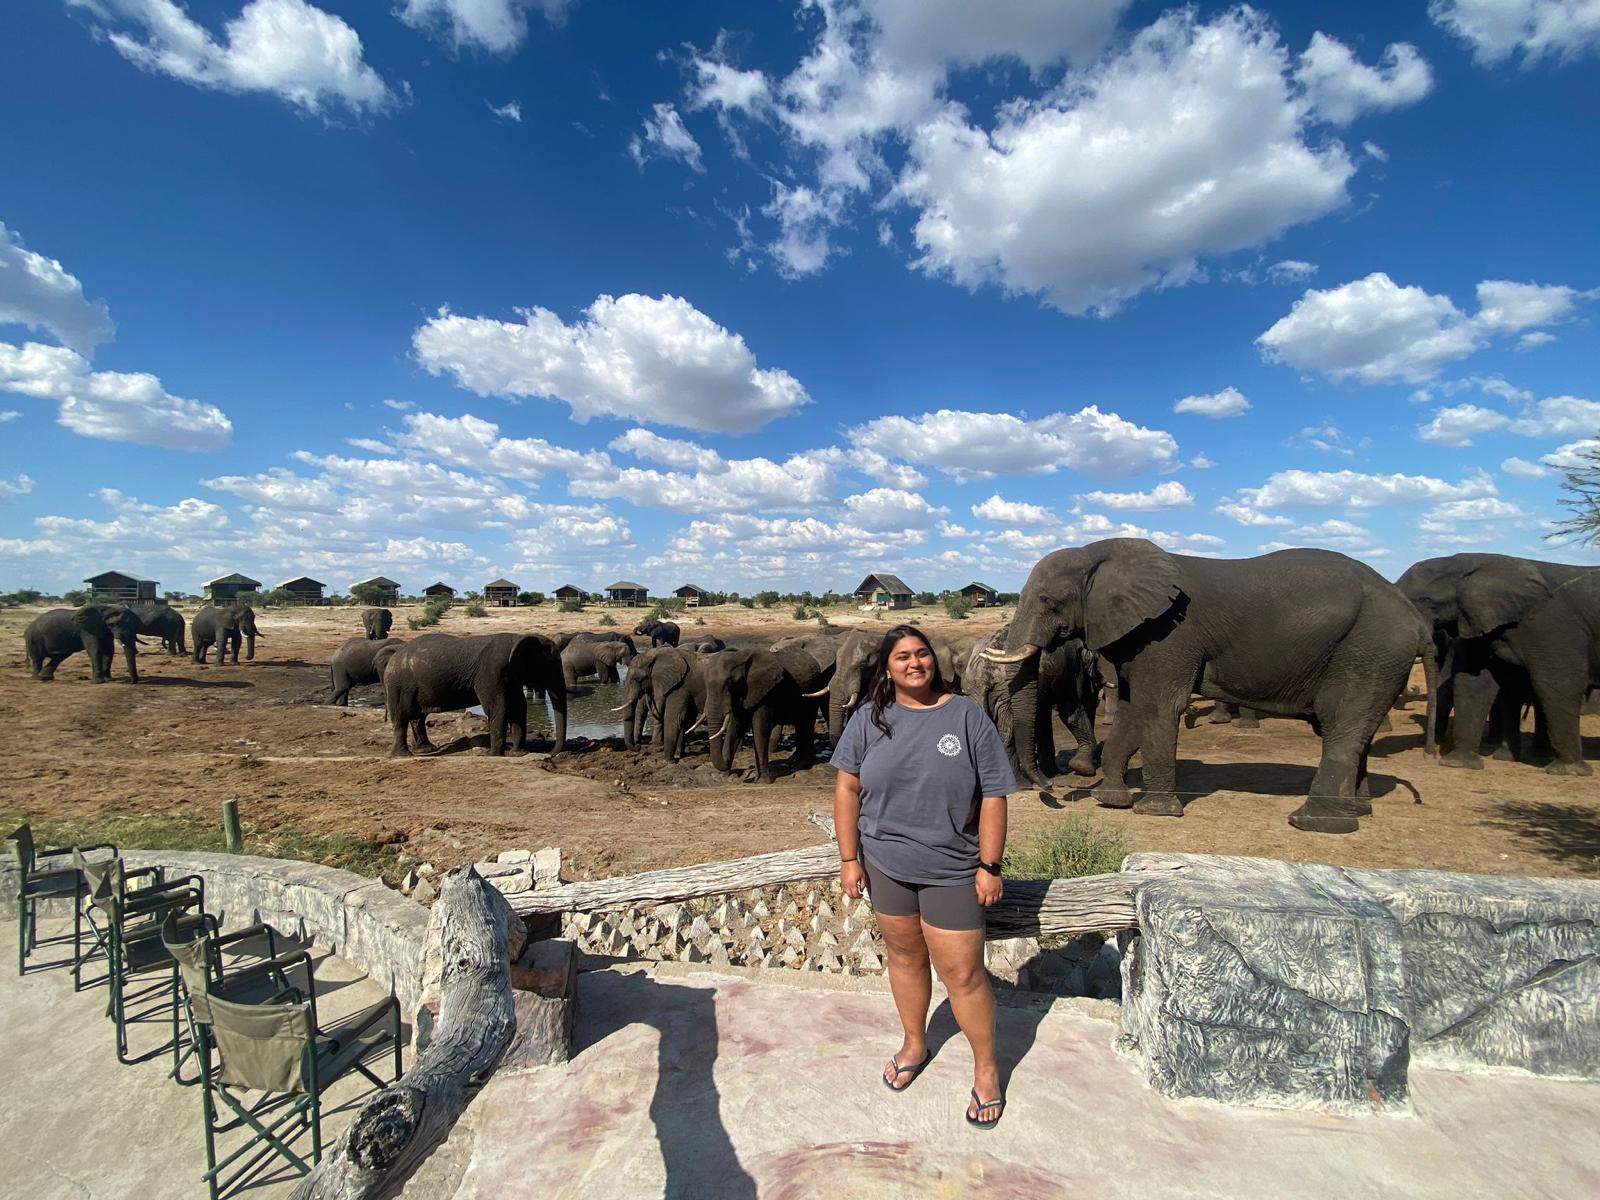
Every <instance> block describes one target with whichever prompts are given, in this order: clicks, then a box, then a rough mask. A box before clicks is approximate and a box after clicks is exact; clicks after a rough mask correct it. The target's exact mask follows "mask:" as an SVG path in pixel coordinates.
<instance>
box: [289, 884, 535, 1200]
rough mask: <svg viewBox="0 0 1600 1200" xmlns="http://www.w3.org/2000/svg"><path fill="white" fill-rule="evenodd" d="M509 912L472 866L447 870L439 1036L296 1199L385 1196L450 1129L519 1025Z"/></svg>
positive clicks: (436, 913) (365, 1112)
mask: <svg viewBox="0 0 1600 1200" xmlns="http://www.w3.org/2000/svg"><path fill="white" fill-rule="evenodd" d="M506 918H507V912H506V905H505V898H504V897H502V896H501V895H500V893H499V892H498V891H496V890H495V889H494V888H492V887H490V886H489V885H488V884H487V883H485V882H484V880H483V877H482V876H481V875H479V874H478V872H477V871H476V870H475V869H473V867H472V866H471V865H470V864H469V865H467V866H465V867H461V868H458V869H457V870H454V871H450V872H448V873H446V874H445V876H444V877H443V880H442V881H441V885H440V890H439V899H438V900H437V901H435V902H434V905H433V912H432V917H431V919H432V920H433V921H434V922H435V923H436V924H437V925H438V928H439V932H440V940H441V945H442V947H443V954H444V973H443V979H442V983H441V986H440V998H439V1022H438V1027H437V1029H436V1030H435V1032H434V1035H433V1039H432V1040H431V1041H430V1042H429V1043H428V1045H427V1046H426V1048H424V1049H423V1050H422V1052H421V1053H420V1054H418V1055H417V1058H416V1061H415V1062H414V1063H412V1065H411V1069H410V1070H409V1071H407V1072H406V1073H405V1074H404V1075H403V1076H401V1077H400V1079H399V1081H398V1082H396V1083H393V1084H390V1085H389V1086H388V1087H387V1088H385V1089H384V1090H383V1091H381V1092H379V1093H378V1094H377V1095H376V1096H374V1097H373V1098H372V1099H370V1100H368V1101H367V1102H366V1103H365V1104H363V1105H362V1106H361V1111H360V1112H358V1113H357V1114H356V1118H355V1120H354V1121H353V1122H352V1123H351V1124H350V1127H349V1128H348V1129H346V1130H345V1132H344V1134H343V1135H342V1136H341V1137H340V1138H339V1140H338V1142H337V1143H336V1144H335V1146H334V1148H333V1149H332V1151H330V1152H329V1153H328V1154H327V1156H326V1157H324V1158H323V1160H322V1162H321V1163H320V1164H318V1165H317V1167H316V1168H315V1169H313V1170H312V1172H311V1174H310V1175H308V1176H306V1177H305V1178H304V1179H303V1180H301V1181H300V1185H299V1186H298V1187H297V1188H295V1190H294V1193H293V1200H357V1198H361V1197H377V1196H381V1195H385V1194H387V1193H388V1192H389V1191H390V1189H391V1188H392V1187H395V1186H397V1185H398V1184H399V1183H400V1182H401V1181H403V1180H404V1179H405V1177H406V1176H407V1175H408V1174H409V1173H410V1171H411V1170H412V1169H413V1168H415V1167H416V1165H417V1164H418V1163H419V1162H421V1161H422V1158H423V1157H424V1156H425V1155H426V1154H427V1153H428V1151H430V1150H432V1149H433V1147H434V1146H435V1145H436V1144H437V1143H438V1142H440V1141H442V1140H443V1139H444V1137H445V1135H446V1134H448V1133H449V1132H450V1129H451V1127H452V1126H454V1125H455V1123H456V1120H457V1118H459V1117H460V1116H461V1113H462V1112H463V1111H464V1110H465V1109H466V1107H467V1101H468V1100H469V1099H471V1097H472V1093H473V1092H474V1091H475V1090H476V1089H477V1088H478V1087H479V1086H480V1085H481V1084H482V1083H483V1082H484V1080H485V1079H486V1078H487V1077H488V1075H489V1073H490V1072H491V1071H492V1070H494V1067H495V1064H496V1063H498V1062H499V1061H500V1056H501V1055H502V1054H503V1053H504V1052H505V1048H506V1045H507V1043H509V1042H510V1040H511V1035H512V1033H513V1032H514V1030H515V1028H516V1016H515V1013H514V1010H513V1007H512V998H511V979H510V974H509V968H510V964H509V961H508V954H507V948H506V930H507V919H506Z"/></svg>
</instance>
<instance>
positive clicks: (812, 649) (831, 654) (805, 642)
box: [767, 632, 844, 679]
mask: <svg viewBox="0 0 1600 1200" xmlns="http://www.w3.org/2000/svg"><path fill="white" fill-rule="evenodd" d="M843 643H844V638H843V636H841V634H838V633H820V632H819V633H800V634H795V635H794V636H793V637H785V638H779V639H778V640H777V641H775V642H773V643H772V645H771V646H769V647H767V648H768V649H769V650H771V651H772V652H773V653H777V652H778V651H779V650H804V651H805V652H806V653H807V654H809V655H811V657H812V658H814V659H816V660H817V665H818V666H819V667H821V668H822V669H823V670H824V671H826V672H828V677H829V678H830V679H831V678H832V677H833V669H834V667H836V666H837V665H838V663H839V647H840V646H841V645H843Z"/></svg>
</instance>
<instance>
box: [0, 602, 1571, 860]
mask: <svg viewBox="0 0 1600 1200" xmlns="http://www.w3.org/2000/svg"><path fill="white" fill-rule="evenodd" d="M183 607H184V608H186V609H187V610H188V611H192V608H193V606H183ZM37 611H38V610H36V609H12V610H8V611H6V612H4V613H0V639H3V641H4V645H5V646H6V647H7V649H6V650H5V652H4V653H3V654H0V812H3V813H5V814H6V815H7V816H12V815H15V816H23V817H27V818H30V819H32V820H34V821H36V822H41V823H43V822H50V821H55V822H72V823H73V824H74V825H76V826H78V827H82V828H89V827H92V828H94V829H97V830H100V831H103V832H111V833H115V832H116V830H117V829H118V828H119V821H121V822H122V824H121V825H120V828H123V829H126V830H129V831H133V832H136V833H142V832H143V831H144V830H146V829H147V828H149V827H151V822H156V823H161V822H165V823H166V824H167V825H170V826H173V827H183V828H190V827H192V828H193V829H196V830H206V831H212V830H214V829H215V826H216V823H217V812H218V808H219V806H220V804H221V802H222V801H223V800H224V799H227V798H230V797H237V798H239V799H240V801H241V808H242V809H243V811H244V814H245V817H246V823H247V830H248V831H249V833H250V835H251V840H252V844H253V845H254V846H256V847H258V848H267V849H275V850H276V851H277V852H279V853H285V854H291V855H294V854H300V855H305V856H310V857H323V856H324V853H325V851H326V849H327V847H329V846H336V845H344V844H350V843H360V844H364V845H367V846H371V847H387V848H388V849H387V851H386V853H388V854H390V855H392V854H393V853H395V852H399V851H404V852H406V853H409V854H411V855H413V856H415V857H416V858H419V859H429V860H432V861H434V862H438V863H441V864H448V863H452V862H456V861H460V860H462V859H464V858H466V857H469V856H482V855H485V854H490V853H493V852H495V851H498V850H501V849H505V848H507V847H522V846H528V847H532V846H540V845H559V846H561V847H562V848H563V850H564V851H565V853H566V855H567V860H568V863H569V864H570V865H569V870H572V871H573V872H574V873H576V874H578V875H606V874H616V873H621V872H626V871H636V870H644V869H648V868H653V867H663V866H672V865H680V864H684V863H691V862H697V861H706V860H711V859H719V858H729V857H735V856H738V855H745V854H755V853H760V852H763V851H767V850H778V849H785V848H789V847H793V846H800V845H806V844H811V843H814V842H815V840H816V838H817V836H818V835H817V831H816V829H815V828H814V827H813V826H811V825H810V824H808V823H807V821H806V819H805V814H806V812H807V810H809V809H811V808H818V807H821V808H826V807H827V806H828V804H829V802H830V797H831V792H832V771H831V770H830V769H829V768H827V767H826V766H818V767H814V768H811V769H810V770H807V771H801V772H798V773H795V774H792V775H785V776H784V777H782V778H780V779H779V780H778V782H776V783H774V784H771V785H760V784H746V783H743V782H741V781H740V775H741V774H742V771H741V772H740V773H736V774H735V775H734V776H731V777H729V776H720V775H717V774H716V772H714V771H712V770H711V769H709V766H708V765H707V761H706V759H705V757H704V750H703V745H704V743H703V742H696V743H694V744H693V747H692V748H693V749H694V754H693V755H692V756H691V757H690V758H688V759H686V760H685V761H684V762H683V763H680V764H676V765H671V764H663V763H662V761H661V759H660V757H659V756H658V755H656V754H654V753H653V752H651V751H649V750H644V751H639V752H636V753H630V752H628V751H625V750H622V749H621V748H620V744H614V743H609V742H602V743H589V744H587V745H586V744H583V743H579V744H577V745H576V746H575V747H574V748H573V749H572V750H569V751H568V752H567V753H565V754H562V755H558V756H556V757H555V759H553V760H549V761H545V760H539V759H528V758H504V759H492V758H489V757H487V756H486V755H485V754H484V752H483V750H482V748H481V747H482V743H483V742H484V741H485V739H484V738H483V737H482V736H475V735H479V734H480V733H481V730H482V723H481V722H480V721H477V720H476V719H474V718H472V717H468V716H466V715H444V716H440V717H435V718H433V719H432V720H431V722H430V724H431V726H432V727H433V728H434V730H435V740H436V741H437V742H439V744H440V745H446V744H447V743H452V744H451V745H450V747H449V748H450V749H451V750H452V751H453V752H451V753H446V754H443V755H441V756H439V757H437V758H418V759H411V760H400V761H390V760H389V759H388V758H387V757H386V755H387V752H388V745H389V736H388V730H387V728H386V727H385V725H384V723H383V713H382V710H381V709H373V708H362V707H351V708H348V709H335V708H329V707H326V706H325V704H324V703H323V702H324V701H325V700H326V698H327V695H328V691H329V680H328V671H327V666H326V663H327V661H328V656H329V654H330V653H331V652H332V650H333V649H334V647H336V646H337V645H338V644H339V643H340V642H341V641H343V640H344V639H345V638H347V637H351V636H355V635H357V634H359V632H360V628H359V609H353V608H337V609H288V610H278V609H269V610H264V611H263V612H262V613H261V627H262V630H263V632H264V633H265V634H266V640H264V641H262V642H260V643H259V645H258V647H257V658H256V661H255V662H253V663H244V664H242V665H240V666H238V667H233V666H227V667H220V666H217V665H215V663H213V664H212V665H211V666H200V665H197V664H195V663H193V662H190V661H189V660H188V659H185V658H168V657H167V656H166V655H165V654H163V653H161V652H160V651H159V650H156V649H154V648H153V647H152V648H148V649H147V651H146V653H145V654H143V655H142V656H141V659H140V662H141V674H142V675H143V678H144V682H142V683H141V684H139V685H138V686H137V687H134V686H129V685H128V684H127V683H126V682H125V681H124V677H123V675H122V667H121V664H120V663H119V664H118V666H117V667H116V675H115V679H116V680H117V681H116V682H113V683H109V684H104V685H99V686H96V685H92V684H90V683H89V682H88V663H87V661H86V660H85V658H84V657H83V656H82V655H78V656H75V657H74V658H72V659H69V660H68V661H67V662H66V663H65V664H63V666H62V668H61V670H60V672H59V673H58V675H57V678H56V681H55V682H54V683H49V684H41V683H36V682H34V681H33V680H31V679H30V678H29V677H28V673H27V666H26V662H25V660H24V658H23V654H22V638H21V633H22V630H23V628H24V626H25V625H26V624H27V622H28V621H29V620H31V619H32V617H33V616H34V615H35V613H36V612H37ZM415 611H416V610H409V609H401V610H400V611H399V613H398V614H397V616H398V618H399V619H397V621H396V626H397V628H396V630H395V632H396V634H397V635H398V636H409V634H408V631H407V630H406V628H405V617H406V616H408V615H413V614H414V613H415ZM607 611H609V612H610V614H611V615H612V617H613V618H614V620H615V621H616V624H617V627H618V628H623V629H631V628H632V627H633V625H634V624H635V623H636V622H637V621H638V620H639V619H640V617H641V616H642V613H641V612H639V611H638V610H630V609H617V610H603V609H598V608H596V609H590V610H589V611H588V612H585V613H578V614H564V613H557V612H555V611H554V609H553V606H549V605H546V606H543V607H541V608H538V609H506V610H491V611H490V615H489V616H487V617H485V618H482V619H477V620H473V619H469V618H467V617H465V616H464V615H462V614H461V611H460V609H459V608H458V609H456V610H453V611H452V613H451V614H450V615H449V616H448V617H446V619H445V621H444V623H443V624H442V625H441V626H439V627H438V628H439V629H440V631H442V632H453V633H468V632H470V633H478V632H491V631H495V630H501V629H526V630H529V631H533V632H544V633H549V632H556V631H560V630H564V629H585V628H588V629H593V628H598V627H599V621H600V618H601V617H602V616H603V615H604V614H605V613H606V612H607ZM901 616H909V617H910V618H911V619H913V620H916V621H918V622H920V623H922V624H925V625H926V626H928V627H930V628H947V629H949V630H950V631H952V632H953V631H956V630H959V631H961V632H980V633H981V632H984V631H986V630H988V629H992V628H993V627H994V626H995V625H997V624H998V623H999V622H1000V621H1001V620H1002V619H1003V617H1002V615H1001V614H1000V613H996V612H988V613H983V612H980V613H978V614H975V615H974V617H973V619H972V620H969V621H965V622H961V623H960V624H959V625H958V624H956V623H954V622H949V621H947V620H946V619H945V617H944V615H943V614H942V613H939V614H937V615H935V614H933V613H930V612H927V611H918V612H913V613H911V614H893V618H891V619H894V618H899V617H901ZM700 617H701V619H703V620H704V622H705V624H704V626H696V625H693V624H692V622H693V620H694V617H693V616H689V617H686V618H683V621H684V624H685V630H684V632H685V637H686V638H687V637H689V636H691V635H693V634H700V633H710V634H715V635H717V636H719V637H722V638H724V639H725V640H728V641H731V642H732V641H737V642H743V643H748V644H759V643H761V642H763V641H767V640H770V639H773V638H776V637H780V636H783V635H784V634H786V633H789V632H794V631H796V630H798V629H799V628H801V625H800V623H799V622H795V621H793V620H792V619H790V617H789V614H788V611H787V610H779V609H774V610H770V611H761V610H754V611H752V610H749V609H745V608H741V607H736V606H730V607H720V608H712V609H706V610H704V611H703V612H702V613H701V614H700ZM830 618H831V619H832V620H833V621H834V622H835V623H836V624H837V623H843V622H850V623H859V624H862V625H865V626H868V627H876V628H886V627H887V626H888V624H889V623H890V620H889V619H874V618H872V617H870V616H868V615H865V614H861V613H857V612H854V611H841V612H838V613H830ZM807 625H808V627H810V628H815V624H814V623H807ZM1420 708H1421V706H1420V705H1416V704H1414V705H1413V706H1412V709H1411V711H1410V712H1404V713H1396V714H1394V716H1395V729H1394V731H1393V732H1392V733H1386V734H1380V735H1379V738H1378V741H1377V744H1376V746H1375V748H1374V752H1373V757H1372V772H1373V783H1374V789H1373V790H1374V800H1373V809H1374V813H1373V816H1372V817H1371V818H1370V819H1368V820H1365V821H1363V822H1362V828H1361V830H1360V832H1358V833H1355V834H1352V835H1348V836H1344V837H1330V836H1322V835H1315V834H1305V833H1300V832H1297V831H1296V830H1293V829H1291V828H1290V827H1289V826H1288V824H1287V822H1286V820H1285V818H1286V817H1287V815H1288V814H1289V812H1290V811H1291V810H1292V809H1294V808H1295V807H1296V806H1297V805H1298V804H1299V803H1300V800H1301V798H1302V797H1303V793H1304V789H1305V788H1306V787H1307V786H1308V785H1309V783H1310V780H1311V776H1312V773H1313V770H1314V768H1315V764H1316V761H1317V754H1318V742H1317V739H1316V738H1315V737H1314V736H1312V734H1311V732H1310V730H1309V729H1308V728H1307V727H1306V726H1305V725H1304V724H1302V723H1300V722H1298V721H1282V720H1267V721H1265V722H1264V723H1263V725H1262V727H1261V728H1260V729H1258V730H1244V729H1239V728H1237V727H1236V726H1233V725H1209V724H1206V723H1205V722H1204V721H1202V722H1201V723H1200V724H1199V725H1198V726H1196V727H1195V728H1194V729H1190V730H1184V731H1183V733H1182V734H1181V738H1180V741H1179V747H1178V756H1179V764H1178V782H1179V787H1180V788H1181V789H1184V790H1185V791H1187V792H1189V793H1192V794H1190V795H1188V796H1186V797H1185V798H1186V800H1187V801H1188V809H1187V812H1186V814H1185V816H1184V817H1183V818H1182V819H1181V820H1172V819H1162V818H1144V817H1137V816H1134V815H1133V814H1131V813H1126V812H1114V811H1111V810H1108V809H1101V808H1096V807H1095V806H1094V805H1093V804H1092V802H1088V801H1087V800H1086V799H1084V798H1082V796H1081V793H1074V792H1071V791H1067V790H1063V791H1060V792H1057V793H1055V794H1052V795H1048V796H1045V797H1041V796H1040V794H1039V793H1038V792H1036V791H1029V792H1024V793H1020V794H1019V795H1017V796H1016V797H1014V798H1013V802H1012V807H1011V813H1012V829H1013V837H1014V838H1016V837H1025V836H1026V835H1027V833H1028V831H1029V830H1032V829H1037V828H1040V827H1043V826H1045V825H1048V824H1049V823H1051V822H1053V821H1059V820H1060V819H1061V816H1062V814H1063V813H1068V812H1083V813H1087V814H1089V815H1090V816H1091V817H1092V819H1093V820H1094V821H1095V822H1097V823H1103V824H1106V825H1118V826H1121V827H1123V828H1124V829H1125V831H1126V833H1127V835H1128V839H1129V841H1130V842H1131V844H1132V845H1133V846H1134V847H1135V848H1137V849H1145V850H1187V851H1197V852H1202V853H1221V854H1255V855H1265V856H1269V857H1273V858H1284V859H1293V860H1299V861H1319V862H1331V863H1339V864H1346V865H1350V866H1384V867H1434V868H1440V869H1445V870H1454V871H1487V872H1509V873H1519V874H1543V875H1562V874H1588V875H1595V874H1600V776H1597V777H1595V778H1590V779H1574V778H1556V777H1552V776H1547V775H1545V774H1544V773H1543V772H1542V771H1541V770H1539V769H1537V768H1535V767H1530V766H1525V765H1522V764H1517V763H1503V762H1491V763H1489V764H1488V767H1487V769H1486V770H1483V771H1458V770H1450V769H1447V768H1442V767H1439V766H1436V765H1434V764H1432V763H1430V762H1428V761H1426V760H1425V759H1424V757H1423V755H1422V752H1421V736H1420V729H1419V724H1420V719H1421V718H1420ZM1584 732H1585V734H1586V735H1587V736H1586V743H1587V752H1588V755H1589V757H1591V758H1600V718H1592V717H1586V718H1584ZM1063 736H1064V735H1063ZM452 739H453V742H452ZM1063 744H1066V743H1065V742H1063ZM786 757H787V752H786V751H785V752H784V753H782V754H780V755H779V756H776V757H775V760H774V761H775V762H780V761H782V760H783V759H784V758H786ZM748 761H749V750H748V748H746V749H745V751H744V752H743V753H742V754H741V757H740V760H739V765H740V767H741V768H742V767H743V766H744V765H745V764H746V763H748ZM1134 778H1135V780H1136V779H1137V774H1136V773H1135V776H1134ZM1058 782H1060V783H1061V784H1062V785H1063V788H1065V787H1066V786H1067V785H1069V784H1070V783H1073V782H1076V781H1074V780H1071V779H1062V780H1059V781H1058ZM1418 799H1420V800H1421V803H1420V804H1418V803H1416V801H1417V800H1418ZM125 840H127V841H128V842H129V844H133V842H134V838H133V837H128V838H126V839H125ZM390 861H392V859H391V860H390ZM374 863H375V864H376V865H374ZM383 865H384V863H383V861H382V856H381V855H379V856H378V857H377V858H375V859H374V862H373V863H368V864H367V866H368V867H369V869H378V868H380V867H382V866H383Z"/></svg>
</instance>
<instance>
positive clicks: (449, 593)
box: [422, 581, 456, 600]
mask: <svg viewBox="0 0 1600 1200" xmlns="http://www.w3.org/2000/svg"><path fill="white" fill-rule="evenodd" d="M422 594H423V595H424V596H426V597H427V598H428V599H429V600H454V599H455V598H456V590H455V588H453V587H451V586H450V585H449V584H448V583H445V582H443V581H440V582H439V583H430V584H429V585H428V586H427V587H425V588H423V589H422Z"/></svg>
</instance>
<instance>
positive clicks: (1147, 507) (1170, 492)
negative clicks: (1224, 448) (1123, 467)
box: [1078, 479, 1194, 512]
mask: <svg viewBox="0 0 1600 1200" xmlns="http://www.w3.org/2000/svg"><path fill="white" fill-rule="evenodd" d="M1078 498H1079V499H1080V500H1083V501H1085V502H1086V503H1089V504H1093V505H1094V506H1095V507H1096V508H1109V509H1112V510H1113V511H1115V512H1160V511H1161V510H1162V509H1167V508H1193V507H1194V494H1193V493H1192V492H1190V491H1189V489H1188V488H1186V487H1184V486H1183V484H1181V483H1179V482H1178V481H1177V480H1175V479H1169V480H1167V481H1166V482H1165V483H1158V484H1156V486H1155V487H1153V488H1151V489H1150V490H1149V491H1148V492H1085V493H1084V494H1083V495H1082V496H1080V497H1078Z"/></svg>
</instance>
